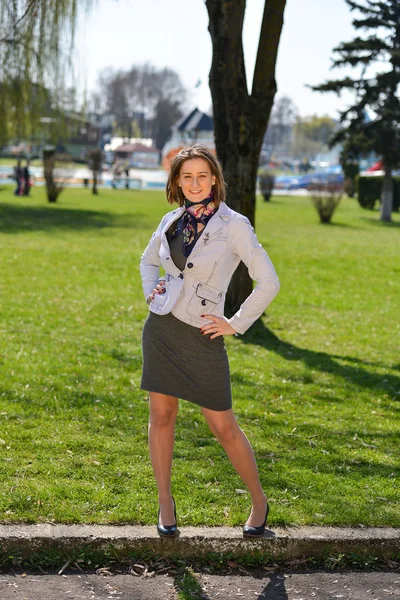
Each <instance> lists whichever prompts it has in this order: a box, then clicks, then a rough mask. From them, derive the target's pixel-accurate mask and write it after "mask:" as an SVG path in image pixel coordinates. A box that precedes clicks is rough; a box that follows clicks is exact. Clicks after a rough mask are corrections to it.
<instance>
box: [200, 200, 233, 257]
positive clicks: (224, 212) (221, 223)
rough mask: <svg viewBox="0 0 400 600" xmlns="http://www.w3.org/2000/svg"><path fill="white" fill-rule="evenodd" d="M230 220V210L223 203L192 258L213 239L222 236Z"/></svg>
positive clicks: (209, 222)
mask: <svg viewBox="0 0 400 600" xmlns="http://www.w3.org/2000/svg"><path fill="white" fill-rule="evenodd" d="M230 218H231V215H230V212H229V208H228V207H227V206H226V204H225V202H221V204H220V207H219V209H218V210H217V212H216V213H215V214H214V215H213V216H212V217H211V219H210V220H209V221H208V223H207V225H206V227H205V229H204V231H203V232H202V234H201V236H200V238H199V239H198V241H197V244H195V247H194V248H193V250H192V252H191V254H190V256H192V255H193V254H194V253H195V252H197V251H198V250H199V249H200V248H203V247H204V246H205V245H206V244H207V243H208V242H209V241H210V240H212V238H213V237H215V236H216V235H218V234H220V233H221V232H222V231H223V230H224V229H225V227H226V225H227V224H228V222H229V220H230Z"/></svg>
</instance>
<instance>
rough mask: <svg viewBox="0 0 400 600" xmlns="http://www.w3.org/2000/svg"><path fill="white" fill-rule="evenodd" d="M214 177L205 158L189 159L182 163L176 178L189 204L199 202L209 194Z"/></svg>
mask: <svg viewBox="0 0 400 600" xmlns="http://www.w3.org/2000/svg"><path fill="white" fill-rule="evenodd" d="M214 183H215V176H214V175H213V174H212V173H211V167H210V165H209V164H208V161H206V160H205V158H190V159H189V160H185V162H183V163H182V165H181V169H180V171H179V176H178V185H180V187H181V188H182V192H183V195H184V196H185V198H186V199H187V200H190V202H201V201H202V200H204V199H205V198H207V196H209V194H210V192H211V187H212V186H213V185H214Z"/></svg>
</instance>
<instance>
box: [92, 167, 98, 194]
mask: <svg viewBox="0 0 400 600" xmlns="http://www.w3.org/2000/svg"><path fill="white" fill-rule="evenodd" d="M92 194H94V195H95V196H97V194H98V191H97V171H93V187H92Z"/></svg>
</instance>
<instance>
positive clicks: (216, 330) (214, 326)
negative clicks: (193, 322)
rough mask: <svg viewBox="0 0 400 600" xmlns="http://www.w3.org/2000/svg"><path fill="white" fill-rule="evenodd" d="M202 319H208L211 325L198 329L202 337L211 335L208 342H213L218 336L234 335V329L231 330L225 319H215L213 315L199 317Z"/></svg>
mask: <svg viewBox="0 0 400 600" xmlns="http://www.w3.org/2000/svg"><path fill="white" fill-rule="evenodd" d="M201 316H202V318H203V319H209V320H210V321H212V323H208V324H207V325H203V327H200V331H201V333H202V334H203V335H205V334H208V333H211V334H212V335H210V340H213V339H214V338H216V337H219V336H220V335H235V334H236V333H237V331H236V329H233V327H231V326H230V325H229V323H228V320H227V319H226V318H225V317H215V316H214V315H201Z"/></svg>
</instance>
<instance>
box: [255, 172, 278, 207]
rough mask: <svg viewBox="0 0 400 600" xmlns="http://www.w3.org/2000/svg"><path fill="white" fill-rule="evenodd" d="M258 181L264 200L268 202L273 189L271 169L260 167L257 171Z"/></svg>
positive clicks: (273, 180) (273, 176) (273, 178)
mask: <svg viewBox="0 0 400 600" xmlns="http://www.w3.org/2000/svg"><path fill="white" fill-rule="evenodd" d="M258 183H259V185H260V192H261V194H262V195H263V197H264V200H265V202H268V201H269V200H270V198H271V195H272V190H273V189H274V185H275V175H274V174H273V173H272V172H271V171H268V170H266V169H260V170H259V172H258Z"/></svg>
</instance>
